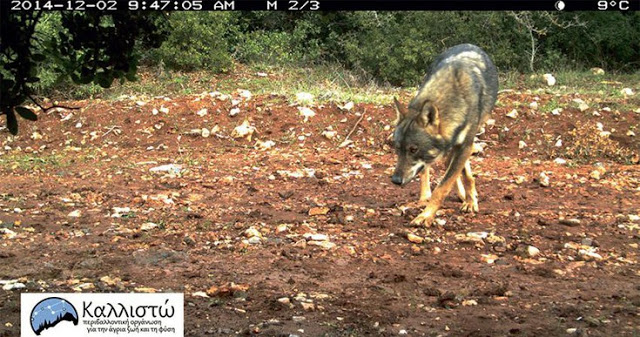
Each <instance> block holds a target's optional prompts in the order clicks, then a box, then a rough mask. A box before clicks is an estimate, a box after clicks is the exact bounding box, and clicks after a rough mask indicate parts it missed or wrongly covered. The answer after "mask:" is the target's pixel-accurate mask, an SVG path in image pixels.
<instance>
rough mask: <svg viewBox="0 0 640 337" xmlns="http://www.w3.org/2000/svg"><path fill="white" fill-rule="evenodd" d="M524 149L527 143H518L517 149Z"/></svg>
mask: <svg viewBox="0 0 640 337" xmlns="http://www.w3.org/2000/svg"><path fill="white" fill-rule="evenodd" d="M525 147H527V143H525V142H524V141H522V140H521V141H519V142H518V148H519V149H524V148H525Z"/></svg>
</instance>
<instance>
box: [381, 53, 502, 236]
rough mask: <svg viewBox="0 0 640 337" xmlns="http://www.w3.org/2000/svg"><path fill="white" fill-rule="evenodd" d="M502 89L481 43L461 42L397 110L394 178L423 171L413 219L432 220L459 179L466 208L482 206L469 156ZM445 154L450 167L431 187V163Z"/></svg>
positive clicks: (399, 181) (406, 177) (406, 178)
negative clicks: (421, 207) (418, 209)
mask: <svg viewBox="0 0 640 337" xmlns="http://www.w3.org/2000/svg"><path fill="white" fill-rule="evenodd" d="M497 95H498V73H497V69H496V67H495V65H494V64H493V62H492V61H491V59H490V58H489V56H488V55H487V53H485V52H484V51H483V50H482V49H481V48H480V47H478V46H474V45H471V44H461V45H457V46H454V47H451V48H449V49H447V50H446V51H445V52H443V53H442V54H440V55H438V56H437V57H436V58H435V60H434V62H433V63H432V64H431V66H430V68H429V71H428V73H427V75H426V76H425V78H424V80H423V83H422V85H421V86H420V88H419V89H418V92H417V94H416V95H415V97H414V98H413V99H412V100H411V102H410V103H409V105H408V107H407V108H405V107H404V106H403V105H402V104H401V103H400V102H398V100H397V99H396V98H395V97H394V105H395V108H396V112H397V119H396V127H395V130H394V133H393V144H394V148H395V152H396V155H397V158H398V161H397V165H396V168H395V171H394V173H393V176H392V177H391V181H392V182H393V183H394V184H396V185H400V186H404V185H406V184H407V183H408V182H409V181H411V180H412V179H413V178H414V177H415V176H416V175H420V180H421V182H420V199H419V202H420V203H422V204H426V207H425V208H424V210H423V211H422V212H421V213H420V214H419V215H418V216H417V217H416V218H415V219H413V221H412V222H411V223H412V224H413V225H418V226H419V225H426V226H429V225H430V224H431V223H432V222H433V220H434V218H435V215H436V211H438V209H440V207H441V206H442V202H443V201H444V198H445V197H446V196H447V195H448V194H449V192H450V191H451V189H452V187H453V184H454V182H456V181H457V185H458V195H459V196H460V198H461V199H462V201H463V203H462V208H461V209H462V211H464V212H477V211H478V193H477V191H476V185H475V180H474V178H473V173H472V172H471V164H470V163H469V157H470V156H471V153H472V148H473V140H474V137H475V135H476V134H477V133H478V131H479V129H480V127H481V126H482V125H483V124H484V123H485V122H486V121H487V119H488V118H489V116H490V114H491V110H492V109H493V106H494V105H495V102H496V99H497ZM440 159H444V160H445V163H446V171H445V173H444V176H443V178H442V180H441V181H440V183H439V184H438V186H436V188H435V189H434V191H433V193H431V188H430V185H429V167H430V165H431V164H432V163H434V162H436V161H437V160H440Z"/></svg>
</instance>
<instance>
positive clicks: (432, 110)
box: [418, 101, 440, 133]
mask: <svg viewBox="0 0 640 337" xmlns="http://www.w3.org/2000/svg"><path fill="white" fill-rule="evenodd" d="M418 121H419V123H420V125H422V126H423V127H427V126H429V127H433V128H434V129H435V130H436V132H438V133H439V132H440V113H439V111H438V107H436V106H435V105H433V103H431V102H429V101H427V102H424V105H423V106H422V110H421V111H420V116H419V117H418Z"/></svg>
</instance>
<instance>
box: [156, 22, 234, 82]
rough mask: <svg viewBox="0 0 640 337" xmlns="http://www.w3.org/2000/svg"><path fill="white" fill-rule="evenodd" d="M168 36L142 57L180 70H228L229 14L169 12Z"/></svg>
mask: <svg viewBox="0 0 640 337" xmlns="http://www.w3.org/2000/svg"><path fill="white" fill-rule="evenodd" d="M169 25H170V27H171V34H170V35H169V37H168V39H167V41H166V42H165V43H164V44H163V45H162V46H161V47H160V48H158V49H155V50H152V51H150V52H149V53H148V54H147V55H145V57H146V58H147V59H149V60H150V61H153V62H155V63H160V62H162V63H164V64H165V65H167V66H168V67H170V68H173V69H180V70H187V71H190V70H196V69H208V70H211V71H214V72H224V71H227V70H229V69H230V68H231V66H232V62H231V55H230V54H229V47H228V43H227V38H228V36H227V35H228V33H229V32H228V31H229V27H230V26H231V25H233V21H232V17H231V13H229V12H202V13H198V14H197V15H195V13H190V12H173V13H171V14H170V15H169Z"/></svg>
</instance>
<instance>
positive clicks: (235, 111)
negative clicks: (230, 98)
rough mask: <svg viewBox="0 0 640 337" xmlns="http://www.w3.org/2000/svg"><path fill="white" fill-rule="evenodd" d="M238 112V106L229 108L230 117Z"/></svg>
mask: <svg viewBox="0 0 640 337" xmlns="http://www.w3.org/2000/svg"><path fill="white" fill-rule="evenodd" d="M239 113H240V108H233V109H231V110H229V116H231V117H233V116H235V115H237V114H239Z"/></svg>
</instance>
